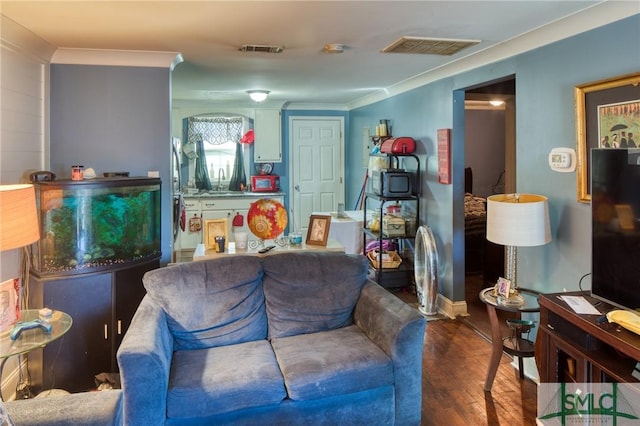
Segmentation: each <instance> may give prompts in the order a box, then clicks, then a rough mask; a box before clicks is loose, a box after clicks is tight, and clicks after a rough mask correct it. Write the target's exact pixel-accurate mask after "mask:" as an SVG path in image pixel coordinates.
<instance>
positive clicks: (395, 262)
mask: <svg viewBox="0 0 640 426" xmlns="http://www.w3.org/2000/svg"><path fill="white" fill-rule="evenodd" d="M367 257H368V258H369V261H371V264H372V265H373V266H374V268H376V269H380V268H382V269H395V268H398V267H400V264H401V263H402V258H401V257H400V255H399V254H398V252H396V251H384V252H382V266H380V263H379V260H380V253H379V252H378V251H377V250H371V251H370V252H369V253H367Z"/></svg>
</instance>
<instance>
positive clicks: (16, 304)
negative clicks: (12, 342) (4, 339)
mask: <svg viewBox="0 0 640 426" xmlns="http://www.w3.org/2000/svg"><path fill="white" fill-rule="evenodd" d="M19 319H20V279H19V278H13V279H10V280H6V281H5V282H3V283H2V284H0V334H5V333H9V331H10V330H11V329H12V328H13V326H14V325H15V324H16V322H18V320H19Z"/></svg>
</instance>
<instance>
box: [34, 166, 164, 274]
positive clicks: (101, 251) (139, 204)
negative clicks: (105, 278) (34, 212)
mask: <svg viewBox="0 0 640 426" xmlns="http://www.w3.org/2000/svg"><path fill="white" fill-rule="evenodd" d="M148 181H157V182H158V183H156V184H150V182H148ZM85 182H86V181H83V182H82V183H77V182H65V181H63V182H43V183H42V185H37V188H36V189H37V193H38V197H39V200H38V202H39V205H40V219H41V224H42V225H41V226H42V231H43V232H42V236H43V237H42V240H41V241H40V244H39V246H38V250H37V251H36V256H35V259H34V262H33V264H32V269H34V270H35V272H36V273H39V274H41V275H42V274H45V275H46V274H60V273H63V274H65V273H72V274H73V273H85V272H93V271H95V270H103V269H108V268H110V267H113V266H119V265H123V264H126V263H130V262H135V261H138V260H147V259H150V258H154V257H159V256H160V184H159V179H146V178H129V179H118V180H115V181H114V180H113V179H104V180H102V179H101V180H96V181H93V182H91V183H90V184H86V183H85Z"/></svg>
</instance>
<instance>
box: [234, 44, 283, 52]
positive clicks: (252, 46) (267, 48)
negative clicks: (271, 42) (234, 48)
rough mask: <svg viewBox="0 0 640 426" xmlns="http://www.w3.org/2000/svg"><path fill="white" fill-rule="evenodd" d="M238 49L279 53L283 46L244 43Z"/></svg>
mask: <svg viewBox="0 0 640 426" xmlns="http://www.w3.org/2000/svg"><path fill="white" fill-rule="evenodd" d="M238 50H240V51H241V52H262V53H280V52H282V51H283V50H284V46H268V45H266V44H245V45H244V46H242V47H241V48H240V49H238Z"/></svg>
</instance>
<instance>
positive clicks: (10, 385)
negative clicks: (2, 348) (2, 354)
mask: <svg viewBox="0 0 640 426" xmlns="http://www.w3.org/2000/svg"><path fill="white" fill-rule="evenodd" d="M23 358H24V357H23ZM18 359H19V357H13V358H10V359H9V360H7V364H6V365H5V366H4V367H5V368H4V371H7V370H8V368H10V369H11V372H10V373H9V374H8V375H6V374H4V375H3V376H4V377H3V379H2V397H3V399H4V400H5V401H11V400H13V399H15V398H16V388H17V387H18V381H19V380H20V370H19V368H18ZM12 361H13V362H12ZM26 364H27V361H26V359H24V360H23V362H22V368H26Z"/></svg>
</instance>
